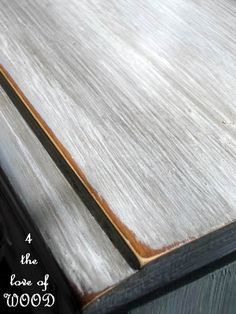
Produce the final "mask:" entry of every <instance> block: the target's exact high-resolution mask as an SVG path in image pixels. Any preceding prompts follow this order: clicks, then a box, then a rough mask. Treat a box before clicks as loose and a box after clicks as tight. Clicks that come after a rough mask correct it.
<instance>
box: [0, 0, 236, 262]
mask: <svg viewBox="0 0 236 314" xmlns="http://www.w3.org/2000/svg"><path fill="white" fill-rule="evenodd" d="M235 11H236V3H235V2H234V1H231V0H224V1H223V0H217V1H213V0H207V1H204V2H195V1H193V0H192V1H187V0H180V1H179V0H178V1H177V0H173V1H166V0H165V1H164V0H159V1H146V0H145V1H144V0H139V1H134V0H128V1H119V2H117V1H106V0H103V1H99V0H93V1H92V0H91V1H79V2H78V1H75V0H71V1H69V2H68V1H63V0H56V1H50V0H40V1H39V0H38V1H34V2H32V1H27V0H22V1H21V2H19V1H16V0H12V1H11V2H9V1H7V0H1V1H0V30H1V36H0V40H1V41H0V43H1V59H0V60H1V63H2V64H3V66H4V67H5V68H6V70H7V71H8V72H9V73H10V74H11V76H12V77H13V79H14V80H15V81H16V83H17V85H18V86H19V87H20V89H21V90H22V92H23V93H24V94H25V96H26V97H27V98H28V100H29V102H30V103H31V104H32V106H33V107H34V109H35V110H36V111H37V113H38V114H39V115H40V118H41V119H42V120H43V121H44V122H45V123H46V124H47V125H48V126H49V128H50V129H51V130H52V133H53V134H54V135H55V137H56V138H57V140H58V141H59V142H60V143H61V145H62V147H64V148H65V150H66V151H67V152H68V153H69V154H70V156H71V160H72V161H73V162H74V163H75V164H76V165H77V166H78V168H79V169H81V171H82V173H83V174H84V177H85V178H86V182H88V183H89V185H91V186H92V187H93V189H94V190H95V191H96V195H97V196H98V197H100V199H101V200H104V203H103V202H102V201H101V202H100V205H101V207H103V204H106V205H107V206H104V207H103V210H105V211H106V212H107V215H108V216H112V218H111V221H112V222H113V223H114V224H115V225H116V227H117V228H118V229H119V232H120V233H121V234H122V235H123V236H124V238H126V241H127V242H128V243H129V244H130V246H131V248H132V249H133V250H134V251H135V252H136V253H137V255H138V256H139V257H140V261H141V262H143V263H145V260H146V261H148V260H149V259H150V258H153V257H154V256H156V255H157V254H161V253H163V252H165V251H168V250H170V249H171V248H173V247H176V246H179V245H181V244H182V243H185V242H188V241H191V240H192V239H195V238H198V237H200V236H203V235H205V234H207V233H209V232H210V231H212V230H216V229H217V228H219V227H221V226H223V225H226V224H228V223H230V222H232V221H234V220H235V218H236V159H235V156H236V154H235V153H236V141H235V139H236V128H235V122H236V97H235V96H236V94H235V90H236V89H235V87H236V58H235V51H236V43H235V40H234V37H235V34H236V14H235ZM71 160H69V161H71Z"/></svg>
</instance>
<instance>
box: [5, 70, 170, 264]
mask: <svg viewBox="0 0 236 314" xmlns="http://www.w3.org/2000/svg"><path fill="white" fill-rule="evenodd" d="M0 74H1V75H3V77H4V78H5V79H6V81H7V82H8V84H9V85H10V86H11V88H12V89H13V90H14V92H15V93H16V95H17V96H18V97H19V98H20V100H21V102H22V103H23V104H24V105H25V107H26V108H27V110H28V111H29V112H30V114H31V115H32V117H33V118H34V119H35V120H36V122H37V123H38V124H39V126H40V127H41V128H42V130H43V131H44V133H45V134H46V136H47V137H48V138H49V139H50V141H51V142H52V144H53V145H54V147H55V148H56V149H57V151H58V152H59V154H60V155H61V156H62V157H63V158H64V160H65V161H66V162H67V164H68V165H69V167H70V168H71V169H72V170H73V172H74V173H75V174H76V176H77V177H78V178H79V180H80V181H81V182H82V183H83V185H84V186H85V188H86V189H87V191H88V192H89V193H90V195H91V196H92V197H93V199H94V200H95V201H96V203H97V204H98V206H99V207H100V208H101V210H102V211H103V213H104V214H105V215H106V217H107V218H108V220H109V221H110V222H111V224H112V225H113V226H114V228H115V229H116V231H117V232H118V233H119V234H120V236H121V237H122V238H123V239H124V241H125V242H126V243H127V245H128V247H129V248H130V250H131V251H132V252H133V254H134V255H135V256H136V258H137V260H138V262H139V264H140V267H142V266H144V265H146V264H147V263H148V262H150V261H152V260H153V259H155V258H157V257H159V256H160V255H162V254H163V253H166V252H167V251H169V250H170V249H172V248H175V247H176V244H173V245H171V246H170V247H166V248H163V249H158V250H154V249H151V248H150V247H148V246H145V245H144V244H143V243H141V242H139V241H138V240H137V239H136V237H135V234H134V233H133V232H132V231H131V230H130V229H129V228H127V227H126V226H125V224H123V223H122V222H121V221H120V219H119V218H118V217H117V216H116V215H115V214H114V213H113V212H112V210H111V209H110V207H109V206H108V204H107V202H106V201H105V200H104V199H103V198H102V197H101V196H99V195H98V193H97V192H96V191H95V189H94V188H93V187H92V186H91V184H90V183H89V182H88V180H87V178H86V176H85V175H84V173H83V172H82V171H81V169H80V168H79V166H78V165H77V164H76V162H75V161H74V160H73V158H72V156H71V155H70V153H69V152H68V150H67V149H66V148H65V147H64V146H63V145H62V144H61V142H60V141H59V140H58V138H57V137H56V136H55V134H54V133H53V131H52V130H51V129H50V128H49V126H48V125H47V124H46V122H45V121H44V120H43V119H42V117H41V116H40V114H39V113H38V112H37V111H36V110H35V108H34V107H33V105H32V104H31V103H30V102H29V100H28V99H27V97H26V96H25V95H24V93H23V92H22V91H21V89H20V88H19V86H18V85H17V84H16V82H15V81H14V79H13V78H12V77H11V75H10V74H9V72H8V71H7V70H6V69H5V68H4V66H3V65H2V64H0Z"/></svg>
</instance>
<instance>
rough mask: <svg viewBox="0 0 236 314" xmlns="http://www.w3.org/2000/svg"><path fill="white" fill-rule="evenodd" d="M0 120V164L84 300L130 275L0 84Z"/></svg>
mask: <svg viewBox="0 0 236 314" xmlns="http://www.w3.org/2000/svg"><path fill="white" fill-rule="evenodd" d="M0 125H1V132H0V165H1V167H2V169H3V170H4V171H5V173H6V174H7V176H8V178H9V180H10V182H11V184H12V186H13V187H14V189H15V190H16V191H17V193H18V195H19V197H20V198H21V200H22V202H23V204H24V205H25V207H26V208H27V210H28V212H29V214H30V216H31V217H32V219H33V221H34V222H35V224H36V226H37V227H38V229H39V230H40V232H41V234H42V236H43V238H44V240H45V242H46V243H47V245H48V247H49V248H50V249H51V251H52V253H53V255H54V257H55V259H56V260H57V262H58V263H59V265H60V266H61V268H62V270H63V271H64V273H65V274H66V276H67V277H68V279H69V281H70V282H71V284H72V285H73V287H74V288H75V289H76V290H77V291H78V293H80V295H81V296H82V297H83V299H84V301H85V300H91V298H92V297H94V296H95V295H96V294H98V293H99V292H101V291H103V290H105V289H107V288H110V287H112V286H113V285H116V284H118V283H119V282H120V281H121V280H123V279H124V278H126V277H127V276H129V275H131V274H132V273H133V272H134V271H133V270H132V269H131V268H130V267H129V265H128V264H127V263H126V261H125V260H124V259H123V258H122V256H121V255H120V253H119V252H118V250H117V249H116V248H115V247H114V246H113V244H112V243H111V242H110V240H109V239H108V238H107V236H106V235H105V233H104V232H103V230H102V229H101V227H100V226H99V225H98V223H97V222H96V221H95V220H94V218H93V216H92V215H91V214H90V212H89V211H88V209H87V208H86V207H85V206H84V204H83V203H82V202H81V200H80V199H79V197H78V196H77V195H76V193H75V192H74V191H73V189H72V188H71V187H70V185H69V184H68V182H67V181H66V179H65V178H64V177H63V175H62V174H61V173H60V171H59V169H58V168H57V167H56V165H55V164H54V163H53V161H52V160H51V158H50V157H49V155H48V154H47V152H46V151H45V149H44V148H43V146H42V145H41V143H40V142H39V141H38V139H37V138H36V137H35V135H34V134H33V133H32V131H31V130H30V129H29V127H28V126H27V124H26V123H25V121H24V120H23V118H22V117H21V116H20V114H19V112H18V111H17V110H16V108H15V107H14V105H13V104H12V103H11V102H10V100H9V98H8V97H7V96H6V94H5V93H4V91H3V90H2V89H1V88H0Z"/></svg>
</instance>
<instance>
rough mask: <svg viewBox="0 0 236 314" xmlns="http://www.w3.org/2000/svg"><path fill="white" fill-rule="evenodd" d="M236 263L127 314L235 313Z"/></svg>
mask: <svg viewBox="0 0 236 314" xmlns="http://www.w3.org/2000/svg"><path fill="white" fill-rule="evenodd" d="M235 295H236V262H233V263H231V264H229V265H228V266H225V267H223V268H221V269H218V270H216V271H214V272H212V273H211V274H208V275H205V276H204V277H203V278H200V279H198V280H196V281H194V282H192V283H189V284H187V285H185V286H183V287H181V288H178V289H177V290H174V291H172V292H169V293H167V294H166V295H164V296H161V297H159V298H156V300H153V301H150V302H147V303H146V304H143V305H139V306H138V307H137V308H136V309H134V310H131V311H129V312H128V313H130V314H144V313H148V314H189V313H191V314H200V313H201V314H222V313H224V314H232V313H234V312H235V306H236V304H235V302H236V300H235Z"/></svg>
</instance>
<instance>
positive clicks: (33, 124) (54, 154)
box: [0, 73, 140, 269]
mask: <svg viewBox="0 0 236 314" xmlns="http://www.w3.org/2000/svg"><path fill="white" fill-rule="evenodd" d="M0 85H1V86H2V88H3V89H4V91H5V92H6V94H7V95H8V97H9V98H10V99H11V101H12V102H13V104H14V105H15V107H16V108H17V110H18V111H19V112H20V114H21V116H22V117H23V118H24V120H25V121H26V123H27V124H28V125H29V127H30V128H31V129H32V131H33V132H34V134H35V135H36V136H37V138H38V139H39V141H40V142H41V144H42V145H43V146H44V148H45V149H46V150H47V152H48V154H49V155H50V156H51V158H52V160H53V161H54V163H55V164H56V165H57V167H58V168H59V169H60V171H61V172H62V174H63V175H64V177H65V178H66V180H67V181H68V182H69V183H70V185H71V186H72V188H73V189H74V191H75V192H76V193H77V194H78V196H79V197H80V199H81V200H82V202H83V203H84V204H85V206H86V207H87V208H88V210H89V211H90V213H91V214H92V215H93V217H94V218H95V219H96V221H97V222H98V223H99V225H100V226H101V228H102V229H103V230H104V232H105V233H106V235H107V236H108V237H109V239H110V240H111V241H112V243H113V245H114V246H115V247H116V248H117V249H118V250H119V252H120V253H121V255H122V256H123V258H124V259H125V260H126V261H127V263H128V264H129V265H130V267H132V268H134V269H138V268H139V267H140V265H139V262H138V259H137V257H136V256H135V255H134V253H133V252H132V251H131V250H130V248H129V247H128V245H127V243H126V242H125V241H124V239H123V238H122V237H121V236H120V234H119V233H118V232H117V230H116V229H115V227H114V226H113V225H112V223H111V222H110V221H109V219H108V218H107V217H106V215H105V214H104V213H103V211H102V209H101V208H100V206H99V205H98V204H97V203H96V201H95V200H94V199H93V197H92V196H91V194H90V193H89V191H88V190H87V189H86V187H85V186H84V184H83V183H82V182H81V180H80V179H79V178H78V176H77V175H76V174H75V173H74V171H73V170H72V169H71V167H70V166H69V165H68V163H67V162H66V160H65V159H64V158H63V156H62V155H61V154H60V153H59V152H58V150H57V148H56V147H55V146H54V144H53V143H52V142H51V140H50V139H49V138H48V136H47V134H46V133H45V132H44V130H43V129H42V128H41V127H40V125H39V124H38V122H37V121H36V120H35V119H34V117H33V116H32V114H31V113H30V112H29V110H28V109H27V108H26V106H25V105H24V103H23V102H22V100H21V99H20V98H19V96H18V95H17V93H16V92H15V91H14V89H13V88H12V87H11V85H10V84H9V82H8V80H7V79H6V78H5V76H4V75H3V74H2V73H0Z"/></svg>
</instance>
